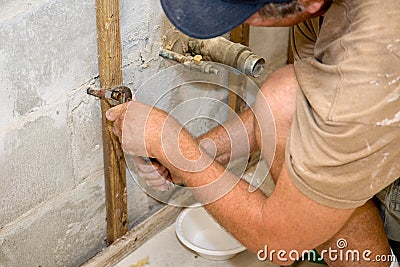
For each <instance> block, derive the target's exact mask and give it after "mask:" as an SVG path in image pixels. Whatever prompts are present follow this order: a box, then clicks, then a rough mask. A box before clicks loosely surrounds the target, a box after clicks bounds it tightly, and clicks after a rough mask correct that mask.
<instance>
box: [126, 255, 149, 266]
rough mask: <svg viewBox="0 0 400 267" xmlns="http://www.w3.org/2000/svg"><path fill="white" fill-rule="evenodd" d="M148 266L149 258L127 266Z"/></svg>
mask: <svg viewBox="0 0 400 267" xmlns="http://www.w3.org/2000/svg"><path fill="white" fill-rule="evenodd" d="M148 264H149V257H146V258H144V259H142V260H140V261H138V262H137V263H136V264H131V265H129V267H143V266H145V265H148Z"/></svg>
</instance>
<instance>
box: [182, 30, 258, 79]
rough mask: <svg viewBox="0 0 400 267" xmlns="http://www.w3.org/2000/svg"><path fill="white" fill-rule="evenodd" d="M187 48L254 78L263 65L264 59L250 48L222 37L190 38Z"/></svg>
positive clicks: (193, 53)
mask: <svg viewBox="0 0 400 267" xmlns="http://www.w3.org/2000/svg"><path fill="white" fill-rule="evenodd" d="M188 48H189V52H190V53H191V54H192V55H199V54H200V55H202V56H203V57H204V58H205V59H206V60H211V61H215V62H219V63H222V64H225V65H228V66H231V67H233V68H236V69H238V70H240V71H241V72H243V73H245V74H248V75H251V76H253V77H256V78H257V77H259V76H260V74H261V72H262V71H263V69H264V66H265V60H264V59H263V58H261V57H259V56H257V55H255V54H254V53H253V52H252V51H251V50H250V48H248V47H247V46H244V45H242V44H239V43H233V42H231V41H229V40H227V39H225V38H223V37H217V38H213V39H208V40H198V39H190V40H189V44H188Z"/></svg>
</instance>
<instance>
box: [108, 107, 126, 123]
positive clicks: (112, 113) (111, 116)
mask: <svg viewBox="0 0 400 267" xmlns="http://www.w3.org/2000/svg"><path fill="white" fill-rule="evenodd" d="M124 108H125V105H118V106H115V107H113V108H110V109H109V110H107V112H106V118H107V120H109V121H115V120H116V119H117V118H118V117H119V116H120V115H121V113H122V112H123V111H124Z"/></svg>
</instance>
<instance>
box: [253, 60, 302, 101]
mask: <svg viewBox="0 0 400 267" xmlns="http://www.w3.org/2000/svg"><path fill="white" fill-rule="evenodd" d="M297 89H299V84H298V82H297V78H296V73H295V70H294V66H293V65H286V66H284V67H282V68H279V69H277V70H276V71H274V72H273V73H272V74H271V75H270V76H269V77H268V79H267V80H266V81H265V82H264V83H263V85H262V86H261V90H260V91H261V93H262V94H263V95H264V96H265V97H270V96H274V95H278V96H279V95H280V96H283V95H289V96H290V95H293V94H294V93H295V92H296V91H297Z"/></svg>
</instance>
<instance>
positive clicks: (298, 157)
mask: <svg viewBox="0 0 400 267" xmlns="http://www.w3.org/2000/svg"><path fill="white" fill-rule="evenodd" d="M292 40H293V43H292V47H293V51H294V55H295V60H296V61H295V65H294V66H295V71H296V76H297V79H298V81H299V85H300V87H301V90H300V91H299V92H298V95H297V109H296V114H295V116H294V119H293V125H292V129H291V132H290V136H289V139H288V142H287V150H286V165H287V168H288V171H289V174H290V176H291V179H292V181H293V182H294V184H295V185H296V186H297V188H298V189H299V190H300V191H302V192H303V193H304V194H305V195H306V196H308V197H309V198H311V199H313V200H315V201H317V202H319V203H321V204H323V205H327V206H330V207H335V208H354V207H357V206H360V205H362V204H364V203H365V202H366V201H367V200H368V199H370V198H371V197H373V196H374V195H375V194H376V193H378V192H379V191H380V190H382V189H383V188H385V187H386V186H387V185H389V184H390V183H392V182H393V181H395V180H396V179H397V178H398V177H400V1H399V0H336V1H333V4H332V6H331V7H330V8H329V10H328V11H327V13H326V14H325V15H324V16H323V17H319V18H315V19H312V20H310V21H306V22H304V23H301V24H299V25H297V26H295V27H294V28H293V30H292Z"/></svg>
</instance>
